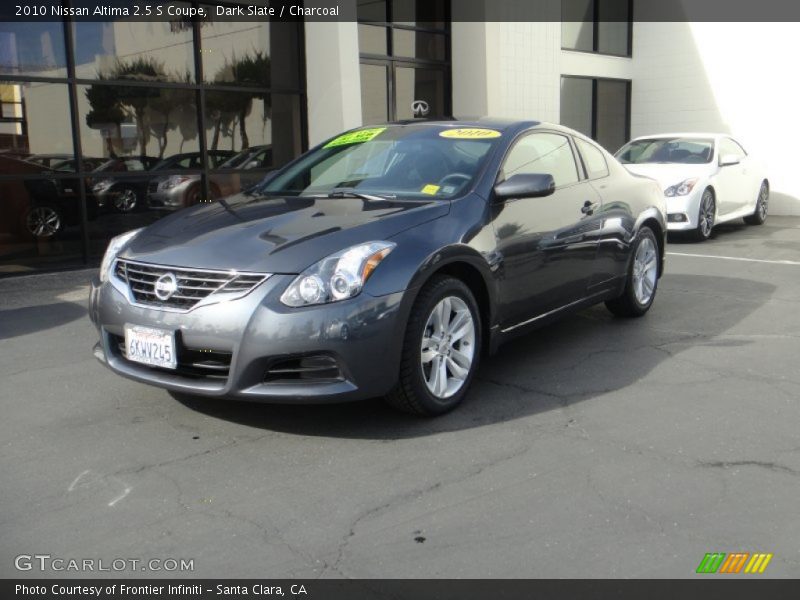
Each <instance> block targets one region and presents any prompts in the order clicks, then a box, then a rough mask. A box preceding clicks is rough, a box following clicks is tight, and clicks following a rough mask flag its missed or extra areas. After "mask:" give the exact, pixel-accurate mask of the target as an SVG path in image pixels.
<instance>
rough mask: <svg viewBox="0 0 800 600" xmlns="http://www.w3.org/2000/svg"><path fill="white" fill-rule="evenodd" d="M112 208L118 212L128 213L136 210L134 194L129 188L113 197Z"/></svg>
mask: <svg viewBox="0 0 800 600" xmlns="http://www.w3.org/2000/svg"><path fill="white" fill-rule="evenodd" d="M114 208H116V209H117V210H118V211H120V212H130V211H132V210H133V209H134V208H136V192H134V191H133V190H132V189H130V188H126V189H124V190H122V191H121V192H120V193H119V194H117V195H116V196H115V197H114Z"/></svg>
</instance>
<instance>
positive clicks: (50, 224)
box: [23, 204, 64, 239]
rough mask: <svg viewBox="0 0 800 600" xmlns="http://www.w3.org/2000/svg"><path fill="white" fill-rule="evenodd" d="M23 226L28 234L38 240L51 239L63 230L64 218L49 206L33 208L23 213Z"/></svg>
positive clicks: (42, 205) (53, 207) (56, 209)
mask: <svg viewBox="0 0 800 600" xmlns="http://www.w3.org/2000/svg"><path fill="white" fill-rule="evenodd" d="M23 225H24V227H25V229H26V231H27V232H28V233H30V234H31V235H32V236H33V237H35V238H38V239H48V238H52V237H54V236H56V235H58V233H59V232H60V231H61V230H62V229H63V227H64V217H63V215H62V214H61V211H60V210H59V209H58V208H57V207H55V206H53V205H51V204H40V205H38V206H33V207H31V208H30V209H28V211H27V212H26V213H25V216H24V217H23Z"/></svg>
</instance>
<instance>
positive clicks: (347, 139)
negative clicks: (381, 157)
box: [325, 127, 386, 148]
mask: <svg viewBox="0 0 800 600" xmlns="http://www.w3.org/2000/svg"><path fill="white" fill-rule="evenodd" d="M384 131H386V127H373V128H371V129H359V130H358V131H351V132H350V133H345V134H344V135H340V136H339V137H337V138H334V139H332V140H331V141H330V142H328V143H327V144H325V148H334V147H335V146H345V145H347V144H363V143H364V142H369V141H370V140H373V139H375V138H376V137H378V136H379V135H380V134H381V133H383V132H384Z"/></svg>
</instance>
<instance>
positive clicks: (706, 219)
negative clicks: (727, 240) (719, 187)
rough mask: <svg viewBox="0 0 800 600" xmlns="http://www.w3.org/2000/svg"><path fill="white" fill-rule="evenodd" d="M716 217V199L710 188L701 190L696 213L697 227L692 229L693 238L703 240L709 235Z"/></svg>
mask: <svg viewBox="0 0 800 600" xmlns="http://www.w3.org/2000/svg"><path fill="white" fill-rule="evenodd" d="M716 219H717V200H716V198H715V197H714V192H713V191H712V190H711V188H706V189H705V190H704V191H703V196H702V197H701V198H700V209H699V210H698V213H697V228H696V229H695V230H694V232H693V234H694V239H696V240H697V241H698V242H704V241H706V240H707V239H708V238H710V237H711V231H712V230H713V229H714V223H715V221H716Z"/></svg>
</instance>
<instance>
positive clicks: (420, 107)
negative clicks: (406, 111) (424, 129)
mask: <svg viewBox="0 0 800 600" xmlns="http://www.w3.org/2000/svg"><path fill="white" fill-rule="evenodd" d="M411 110H412V112H413V113H414V116H415V117H424V116H425V115H427V114H428V113H429V112H431V107H430V106H428V103H427V102H425V100H414V101H413V102H412V103H411Z"/></svg>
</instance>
